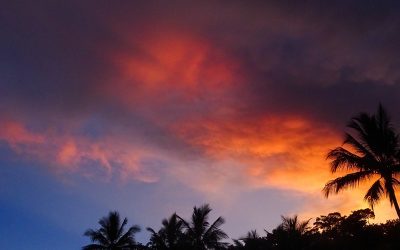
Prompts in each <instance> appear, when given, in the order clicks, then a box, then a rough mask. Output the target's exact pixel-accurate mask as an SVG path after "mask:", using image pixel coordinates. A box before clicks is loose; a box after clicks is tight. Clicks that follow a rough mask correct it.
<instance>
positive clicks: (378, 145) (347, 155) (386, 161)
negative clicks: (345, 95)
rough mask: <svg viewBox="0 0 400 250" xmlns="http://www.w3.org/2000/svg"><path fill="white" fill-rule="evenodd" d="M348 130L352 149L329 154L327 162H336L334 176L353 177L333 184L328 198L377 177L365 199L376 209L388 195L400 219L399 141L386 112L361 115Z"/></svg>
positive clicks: (326, 190) (327, 188)
mask: <svg viewBox="0 0 400 250" xmlns="http://www.w3.org/2000/svg"><path fill="white" fill-rule="evenodd" d="M347 127H348V128H350V129H352V131H353V133H346V134H345V140H344V142H343V145H348V146H350V148H351V149H349V150H347V149H345V148H343V147H337V148H335V149H334V150H331V151H330V152H329V153H328V156H327V159H331V160H332V161H331V171H332V173H335V172H336V171H338V170H347V171H351V173H349V174H347V175H345V176H342V177H339V178H336V179H334V180H331V181H329V182H328V183H327V184H326V185H325V187H324V189H323V191H324V193H325V195H326V197H328V196H329V195H330V194H331V193H338V192H340V191H341V190H343V189H346V188H354V187H356V186H358V185H359V183H360V182H362V181H366V180H370V179H372V178H373V177H377V179H376V180H375V182H374V183H373V184H372V186H371V187H370V188H369V190H368V191H367V193H366V194H365V196H364V199H365V200H366V201H367V202H368V203H369V205H370V206H371V208H373V207H374V205H375V204H376V203H377V202H379V200H380V199H381V198H382V196H383V195H386V197H388V198H389V201H390V203H391V205H392V206H394V207H395V209H396V212H397V215H398V216H399V218H400V208H399V204H398V202H397V199H396V194H395V188H396V186H398V185H399V184H400V182H399V181H398V180H397V179H396V175H398V174H399V173H400V145H399V137H398V135H397V134H396V131H395V129H394V128H393V126H392V123H391V121H390V119H389V116H388V115H387V113H386V111H385V109H384V108H383V107H382V105H379V107H378V111H377V113H376V114H373V115H369V114H367V113H361V114H359V115H358V116H355V117H353V118H352V119H351V121H350V122H349V124H348V125H347ZM350 150H351V151H350Z"/></svg>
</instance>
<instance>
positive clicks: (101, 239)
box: [82, 211, 140, 250]
mask: <svg viewBox="0 0 400 250" xmlns="http://www.w3.org/2000/svg"><path fill="white" fill-rule="evenodd" d="M99 224H100V226H101V227H100V229H98V230H93V229H88V230H87V231H86V232H85V234H84V235H85V236H88V237H90V239H91V240H92V242H96V243H93V244H89V245H87V246H84V247H83V248H82V249H83V250H128V249H135V246H136V241H135V238H134V235H135V233H137V232H139V231H140V228H139V226H137V225H134V226H132V227H130V228H128V230H127V231H126V232H125V226H126V225H127V224H128V220H127V219H126V218H125V219H124V221H123V222H122V223H121V219H120V216H119V214H118V212H116V211H115V212H110V213H109V214H108V216H107V217H103V218H102V219H101V220H99Z"/></svg>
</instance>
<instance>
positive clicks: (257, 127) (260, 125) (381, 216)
mask: <svg viewBox="0 0 400 250" xmlns="http://www.w3.org/2000/svg"><path fill="white" fill-rule="evenodd" d="M171 130H172V131H173V132H174V133H176V134H177V136H179V137H180V138H182V139H183V140H185V141H186V142H188V143H189V144H191V145H193V146H195V147H198V148H201V149H202V150H203V152H204V153H205V154H206V156H208V157H209V158H211V159H212V162H213V166H212V167H207V166H205V169H204V170H203V171H204V173H203V174H204V180H203V181H200V180H198V179H199V178H201V177H202V174H199V173H198V174H197V175H196V178H195V179H196V180H193V178H191V179H190V180H189V181H188V182H189V183H192V184H193V183H195V184H194V185H195V186H197V187H200V189H201V190H202V191H205V192H210V193H211V194H214V195H217V196H218V189H221V190H229V189H232V188H233V189H237V186H238V185H242V186H245V187H246V188H247V189H248V188H274V189H283V190H287V191H289V193H291V194H292V195H296V196H297V195H298V196H300V197H304V201H305V205H304V206H303V207H299V208H295V209H293V213H299V214H301V215H304V216H309V217H314V218H315V217H316V216H319V215H321V214H323V213H329V212H332V211H340V212H342V213H350V212H351V211H353V210H356V209H360V208H365V207H367V206H368V204H366V203H365V202H364V201H363V197H364V195H365V192H366V190H367V187H368V185H369V184H370V183H364V184H363V185H361V186H360V187H359V188H357V189H354V190H348V191H345V192H343V193H342V194H340V195H338V196H331V197H329V199H325V198H324V196H323V194H322V188H323V187H324V185H325V184H326V183H327V182H328V181H329V180H331V179H333V178H336V177H337V176H339V175H344V174H346V173H345V172H341V173H336V174H334V175H333V174H331V173H330V171H329V162H328V161H326V159H325V157H326V154H327V152H328V150H329V149H332V148H334V147H336V146H339V145H341V143H342V138H341V136H340V135H338V133H337V132H336V131H335V130H333V129H332V128H330V127H329V126H328V125H326V124H323V123H319V122H315V121H312V120H309V119H306V118H304V117H297V116H283V115H282V116H279V115H276V116H266V117H263V118H258V119H257V118H254V119H242V120H240V119H238V120H235V121H215V120H213V121H210V120H201V119H198V120H190V121H187V122H186V123H183V124H175V125H173V126H171ZM227 163H228V164H229V163H230V164H229V165H228V166H227ZM211 169H212V170H211ZM199 172H201V170H199ZM228 173H229V174H228ZM214 175H215V176H214ZM238 175H240V178H238ZM210 176H212V177H210ZM210 179H211V180H210ZM216 180H217V181H216ZM189 185H190V184H189ZM246 188H245V189H246ZM221 192H222V193H221V195H222V196H224V195H225V194H226V192H225V191H221ZM219 198H222V197H219ZM376 214H377V221H383V220H386V219H388V218H393V217H394V216H393V215H394V213H393V211H392V209H391V208H390V206H389V204H387V203H386V202H385V201H383V202H382V203H381V204H380V205H379V206H377V207H376Z"/></svg>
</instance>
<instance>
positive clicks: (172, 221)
mask: <svg viewBox="0 0 400 250" xmlns="http://www.w3.org/2000/svg"><path fill="white" fill-rule="evenodd" d="M147 230H148V231H149V232H150V233H151V237H150V244H149V245H150V246H151V247H152V248H154V249H157V250H168V249H171V250H172V249H173V250H176V249H182V247H183V232H182V230H183V222H182V221H181V220H180V219H178V216H177V215H176V213H174V214H173V215H172V216H171V217H170V218H169V219H164V220H163V221H162V228H161V229H160V230H158V232H156V231H155V230H154V229H152V228H150V227H148V228H147Z"/></svg>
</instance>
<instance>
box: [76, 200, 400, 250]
mask: <svg viewBox="0 0 400 250" xmlns="http://www.w3.org/2000/svg"><path fill="white" fill-rule="evenodd" d="M210 212H211V208H210V207H209V205H207V204H206V205H203V206H200V207H194V208H193V213H192V216H191V218H190V219H189V220H186V219H183V218H181V217H180V216H179V215H177V214H176V213H175V214H173V215H171V216H170V217H169V218H167V219H164V220H162V223H161V224H162V225H161V228H160V229H158V230H156V229H153V228H146V230H147V231H149V232H150V233H151V237H150V240H149V242H148V243H147V244H145V245H143V244H141V243H138V242H136V241H135V234H136V233H138V232H139V231H140V227H139V226H137V225H134V226H131V227H129V228H127V224H128V220H127V219H126V218H125V219H124V220H121V218H120V216H119V214H118V212H110V213H109V214H108V216H106V217H103V218H102V219H101V220H100V221H99V224H100V228H99V229H97V230H93V229H89V230H87V231H86V232H85V236H88V237H90V239H91V241H92V242H93V243H92V244H89V245H87V246H84V247H83V248H82V249H84V250H94V249H95V250H100V249H101V250H105V249H109V250H125V249H126V250H128V249H135V250H207V249H213V250H303V249H304V250H314V249H323V250H331V249H332V250H333V249H335V250H338V249H340V250H347V249H349V250H350V249H351V250H355V249H356V250H358V249H360V250H361V249H363V250H365V249H367V250H369V249H371V250H372V249H374V250H376V249H382V250H387V249H400V221H399V220H388V221H387V222H386V223H381V224H373V223H370V222H369V221H370V219H373V218H374V217H375V215H374V213H373V211H372V210H370V209H368V208H367V209H361V210H357V211H353V212H352V213H351V214H350V215H348V216H343V215H341V214H340V213H338V212H335V213H330V214H328V215H322V216H320V217H317V218H316V220H315V222H314V223H313V224H311V223H310V220H308V221H301V220H299V218H298V217H297V216H294V217H284V216H282V223H281V224H280V225H278V226H277V227H276V228H275V229H273V230H272V231H271V232H269V231H266V230H264V232H261V233H259V232H257V231H255V230H253V231H249V232H248V233H247V234H246V235H245V236H243V237H242V238H239V239H232V240H231V242H232V243H228V241H229V237H228V235H227V234H226V233H225V232H224V231H223V230H222V229H221V226H222V225H223V224H224V222H225V220H224V219H223V218H222V217H218V218H217V219H216V220H215V221H212V222H210V221H209V214H210Z"/></svg>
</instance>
